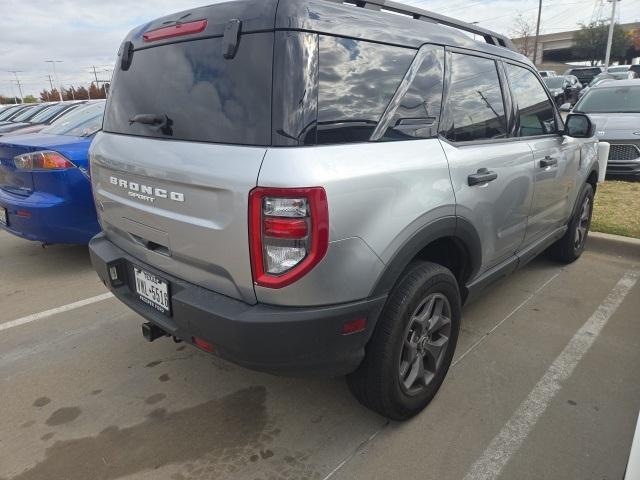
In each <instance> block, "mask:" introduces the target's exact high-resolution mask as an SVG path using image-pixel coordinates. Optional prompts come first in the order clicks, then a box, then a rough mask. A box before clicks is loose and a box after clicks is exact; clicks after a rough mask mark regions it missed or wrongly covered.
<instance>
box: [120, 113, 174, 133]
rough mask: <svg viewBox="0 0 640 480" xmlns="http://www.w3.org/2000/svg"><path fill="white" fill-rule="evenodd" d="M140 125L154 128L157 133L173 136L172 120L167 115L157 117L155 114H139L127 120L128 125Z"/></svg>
mask: <svg viewBox="0 0 640 480" xmlns="http://www.w3.org/2000/svg"><path fill="white" fill-rule="evenodd" d="M134 123H140V124H142V125H151V126H152V127H156V128H157V129H158V131H160V132H162V133H164V134H165V135H173V128H171V127H172V126H173V120H171V119H170V118H169V117H168V116H167V115H164V114H163V115H158V114H155V113H139V114H137V115H134V116H133V117H131V118H130V119H129V125H132V124H134Z"/></svg>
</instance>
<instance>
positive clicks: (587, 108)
mask: <svg viewBox="0 0 640 480" xmlns="http://www.w3.org/2000/svg"><path fill="white" fill-rule="evenodd" d="M575 111H576V112H582V113H640V85H638V86H632V87H629V86H625V87H604V88H596V89H592V90H589V92H587V94H586V95H585V96H584V98H583V99H582V100H581V101H580V102H579V103H578V104H577V105H576V108H575Z"/></svg>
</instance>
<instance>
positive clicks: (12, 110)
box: [0, 104, 33, 125]
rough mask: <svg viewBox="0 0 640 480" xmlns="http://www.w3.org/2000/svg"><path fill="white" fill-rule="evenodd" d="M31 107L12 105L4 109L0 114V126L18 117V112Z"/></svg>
mask: <svg viewBox="0 0 640 480" xmlns="http://www.w3.org/2000/svg"><path fill="white" fill-rule="evenodd" d="M32 106H33V105H24V104H18V105H12V106H10V107H6V108H5V109H3V110H2V111H1V112H0V125H4V124H6V123H7V122H10V121H11V119H12V118H14V117H16V116H17V115H19V114H20V112H22V111H24V110H25V109H27V108H30V107H32Z"/></svg>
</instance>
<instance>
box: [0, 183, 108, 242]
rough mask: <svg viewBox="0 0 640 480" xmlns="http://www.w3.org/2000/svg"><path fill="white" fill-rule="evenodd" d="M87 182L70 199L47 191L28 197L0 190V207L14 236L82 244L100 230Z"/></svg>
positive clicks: (38, 240) (5, 227) (6, 227)
mask: <svg viewBox="0 0 640 480" xmlns="http://www.w3.org/2000/svg"><path fill="white" fill-rule="evenodd" d="M90 199H91V189H90V187H89V182H85V184H84V185H83V184H80V185H76V190H75V192H74V193H73V196H72V197H70V198H64V197H60V196H57V195H54V194H51V193H46V192H38V191H36V192H33V193H32V194H31V195H29V196H28V197H23V196H20V195H16V194H13V193H10V192H7V191H5V190H2V189H0V208H5V209H6V211H7V225H6V226H5V225H2V228H3V229H4V230H6V231H8V232H10V233H12V234H13V235H16V236H18V237H21V238H24V239H26V240H32V241H36V242H42V243H50V244H58V243H65V244H84V245H86V244H87V243H88V242H89V240H90V239H91V237H93V236H94V235H95V234H96V233H98V232H99V231H100V225H99V224H98V219H97V216H96V211H95V207H94V205H93V202H92V201H91V200H90Z"/></svg>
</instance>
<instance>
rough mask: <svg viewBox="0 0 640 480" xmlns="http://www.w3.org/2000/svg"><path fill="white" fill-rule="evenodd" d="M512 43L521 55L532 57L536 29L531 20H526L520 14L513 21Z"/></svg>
mask: <svg viewBox="0 0 640 480" xmlns="http://www.w3.org/2000/svg"><path fill="white" fill-rule="evenodd" d="M511 36H512V37H513V43H514V44H515V46H516V47H517V48H518V50H519V51H520V53H521V54H523V55H525V56H527V57H532V56H533V49H534V48H535V47H534V45H535V37H536V27H535V23H534V22H533V20H531V19H529V18H526V17H525V16H523V15H522V14H521V13H520V14H518V16H517V17H516V18H515V20H514V21H513V27H512V28H511Z"/></svg>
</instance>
